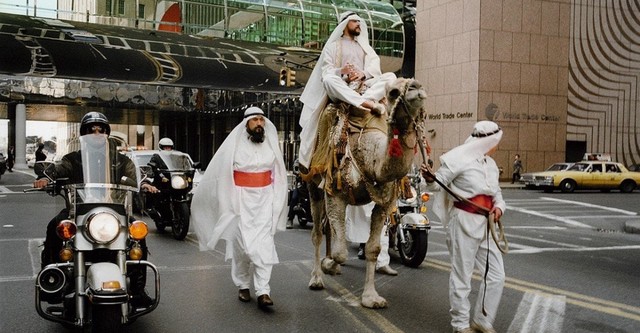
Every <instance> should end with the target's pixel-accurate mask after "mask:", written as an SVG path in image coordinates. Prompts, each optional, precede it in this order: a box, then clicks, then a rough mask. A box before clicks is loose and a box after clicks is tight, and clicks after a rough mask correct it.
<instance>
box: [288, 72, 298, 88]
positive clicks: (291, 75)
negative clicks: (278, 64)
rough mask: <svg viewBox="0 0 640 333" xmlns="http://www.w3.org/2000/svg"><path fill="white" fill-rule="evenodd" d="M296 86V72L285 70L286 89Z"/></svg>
mask: <svg viewBox="0 0 640 333" xmlns="http://www.w3.org/2000/svg"><path fill="white" fill-rule="evenodd" d="M295 85H296V71H294V70H293V69H290V68H287V87H293V86H295Z"/></svg>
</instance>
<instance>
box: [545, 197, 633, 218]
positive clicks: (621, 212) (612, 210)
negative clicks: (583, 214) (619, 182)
mask: <svg viewBox="0 0 640 333" xmlns="http://www.w3.org/2000/svg"><path fill="white" fill-rule="evenodd" d="M540 199H542V200H548V201H555V202H563V203H568V204H573V205H578V206H584V207H593V208H598V209H603V210H608V211H611V212H617V213H620V214H625V215H638V213H636V212H631V211H628V210H624V209H618V208H611V207H605V206H600V205H594V204H590V203H586V202H580V201H571V200H564V199H556V198H549V197H540Z"/></svg>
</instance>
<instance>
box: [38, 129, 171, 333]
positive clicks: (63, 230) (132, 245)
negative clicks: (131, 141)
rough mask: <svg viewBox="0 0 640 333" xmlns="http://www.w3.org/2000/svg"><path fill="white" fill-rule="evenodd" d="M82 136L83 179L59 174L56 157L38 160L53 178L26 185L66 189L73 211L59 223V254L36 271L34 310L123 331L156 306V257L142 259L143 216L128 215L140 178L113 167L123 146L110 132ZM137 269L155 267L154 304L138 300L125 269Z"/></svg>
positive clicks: (66, 321) (82, 325) (54, 192)
mask: <svg viewBox="0 0 640 333" xmlns="http://www.w3.org/2000/svg"><path fill="white" fill-rule="evenodd" d="M78 140H79V145H78V148H80V153H81V160H82V171H83V177H84V178H83V179H84V183H81V184H71V183H70V182H69V179H63V178H57V179H56V177H55V166H54V164H53V163H50V162H38V163H36V165H35V167H34V168H35V171H36V173H37V174H38V175H39V176H45V177H47V178H48V179H49V184H48V185H47V186H46V187H44V188H42V189H30V190H26V191H41V190H44V191H46V192H47V193H48V194H49V195H51V196H61V197H62V198H64V201H65V204H66V208H67V209H68V211H69V218H68V219H64V220H62V221H61V222H60V223H59V224H58V226H57V228H56V232H57V235H58V237H60V238H61V239H62V240H63V247H62V250H61V251H60V253H59V259H60V260H59V262H57V263H52V264H49V265H46V266H44V267H43V268H42V270H41V271H40V273H38V275H37V277H36V288H35V289H36V290H35V298H36V302H35V303H36V310H37V312H38V314H39V315H40V316H41V317H43V318H44V319H47V320H50V321H54V322H59V323H62V324H63V325H64V326H66V327H67V328H71V329H81V330H83V331H89V330H91V331H93V332H119V331H122V326H123V325H124V324H127V323H131V322H133V321H134V320H136V319H137V318H138V317H140V316H142V315H145V314H148V313H150V312H151V311H153V310H154V309H155V308H156V307H157V306H158V303H159V301H160V277H159V274H158V270H157V268H156V267H155V265H153V264H152V263H150V262H148V261H146V260H141V259H142V258H143V251H142V248H141V246H140V243H141V242H142V241H143V240H144V239H145V237H146V236H147V225H146V224H145V223H144V222H143V221H139V220H137V221H133V222H131V223H129V221H130V220H133V219H132V218H131V217H132V198H133V193H134V192H137V191H138V183H137V180H136V179H130V178H128V177H126V176H123V177H120V176H119V175H116V174H115V173H116V171H115V168H113V165H112V163H111V161H112V160H113V159H112V158H113V154H118V152H117V151H116V150H117V149H116V148H115V145H113V144H109V139H108V138H107V136H105V135H85V136H81V137H79V138H78ZM112 179H118V180H119V183H120V184H114V183H112V181H111V180H112ZM127 255H128V258H129V259H127ZM134 269H144V270H145V271H147V269H150V270H151V271H152V272H153V274H154V278H153V279H151V281H153V282H154V285H155V286H154V289H155V297H154V300H153V301H152V303H151V304H147V305H145V306H141V305H134V304H135V301H134V298H135V297H136V296H135V295H134V294H133V292H132V289H133V288H132V283H134V282H132V281H129V280H128V278H127V271H131V270H134ZM145 276H146V273H145Z"/></svg>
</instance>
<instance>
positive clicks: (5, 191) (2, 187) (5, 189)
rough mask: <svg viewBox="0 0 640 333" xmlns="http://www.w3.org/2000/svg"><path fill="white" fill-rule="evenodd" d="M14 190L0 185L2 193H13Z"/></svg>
mask: <svg viewBox="0 0 640 333" xmlns="http://www.w3.org/2000/svg"><path fill="white" fill-rule="evenodd" d="M11 192H12V191H11V190H10V189H8V188H6V187H4V186H0V193H11Z"/></svg>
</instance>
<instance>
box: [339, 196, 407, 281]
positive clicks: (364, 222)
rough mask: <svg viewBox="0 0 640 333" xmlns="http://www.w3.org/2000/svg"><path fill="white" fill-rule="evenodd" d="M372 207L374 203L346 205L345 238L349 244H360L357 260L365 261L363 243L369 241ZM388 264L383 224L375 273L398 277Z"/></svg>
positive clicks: (387, 236)
mask: <svg viewBox="0 0 640 333" xmlns="http://www.w3.org/2000/svg"><path fill="white" fill-rule="evenodd" d="M374 206H375V202H373V201H372V202H370V203H368V204H366V205H362V206H352V205H347V211H346V213H345V215H346V217H345V223H346V225H345V228H346V237H347V240H348V241H350V242H354V243H360V245H359V247H358V259H365V252H364V249H365V243H366V242H367V240H368V239H369V231H370V230H371V213H372V211H373V207H374ZM385 219H386V217H385ZM390 262H391V257H390V256H389V234H387V224H386V223H385V225H384V226H383V227H382V235H381V236H380V253H379V254H378V259H377V261H376V272H378V273H381V274H387V275H398V271H396V270H395V269H393V268H391V266H389V263H390Z"/></svg>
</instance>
